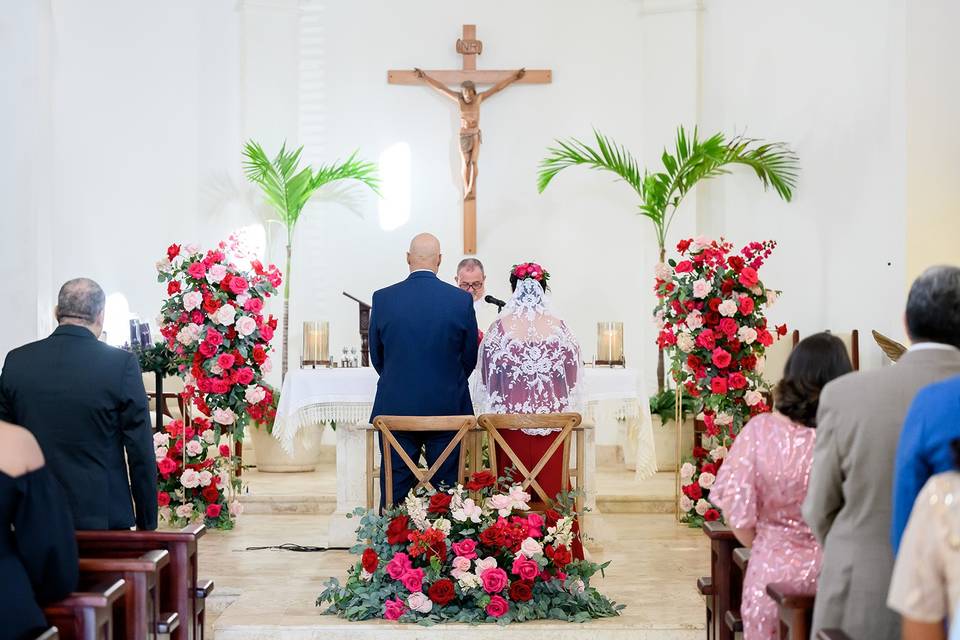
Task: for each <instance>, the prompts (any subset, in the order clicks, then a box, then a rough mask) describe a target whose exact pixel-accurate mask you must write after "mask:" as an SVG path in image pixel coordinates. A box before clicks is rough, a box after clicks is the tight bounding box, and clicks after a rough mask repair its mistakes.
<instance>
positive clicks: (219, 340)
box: [207, 327, 223, 347]
mask: <svg viewBox="0 0 960 640" xmlns="http://www.w3.org/2000/svg"><path fill="white" fill-rule="evenodd" d="M207 342H209V343H210V344H212V345H213V346H215V347H219V346H220V345H222V344H223V334H221V333H220V332H219V331H217V330H216V329H214V328H213V327H211V328H209V329H207Z"/></svg>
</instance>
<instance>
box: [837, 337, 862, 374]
mask: <svg viewBox="0 0 960 640" xmlns="http://www.w3.org/2000/svg"><path fill="white" fill-rule="evenodd" d="M830 333H831V334H832V335H835V336H837V337H838V338H840V339H841V340H842V341H843V346H845V347H846V348H847V355H849V356H850V362H851V363H852V364H853V370H854V371H858V370H859V369H860V332H859V331H857V330H856V329H854V330H853V331H848V332H845V333H841V332H837V331H830Z"/></svg>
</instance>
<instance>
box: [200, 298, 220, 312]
mask: <svg viewBox="0 0 960 640" xmlns="http://www.w3.org/2000/svg"><path fill="white" fill-rule="evenodd" d="M219 308H220V303H219V302H217V301H216V300H214V299H213V298H208V299H207V300H204V301H203V310H204V311H206V312H207V313H211V314H212V313H216V312H217V309H219Z"/></svg>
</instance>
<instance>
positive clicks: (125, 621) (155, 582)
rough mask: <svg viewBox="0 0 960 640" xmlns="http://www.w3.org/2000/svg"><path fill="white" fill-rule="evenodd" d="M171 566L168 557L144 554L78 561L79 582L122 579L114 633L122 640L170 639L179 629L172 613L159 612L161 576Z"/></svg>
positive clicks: (160, 553)
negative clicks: (123, 588) (123, 589)
mask: <svg viewBox="0 0 960 640" xmlns="http://www.w3.org/2000/svg"><path fill="white" fill-rule="evenodd" d="M169 564H170V553H169V552H167V551H163V550H155V551H147V552H146V553H144V554H142V555H140V556H139V557H136V558H85V557H82V558H80V575H81V580H90V579H93V580H103V579H110V578H122V579H123V580H124V581H125V582H126V583H127V593H126V594H125V595H124V596H123V598H122V602H121V603H118V605H117V606H118V611H117V615H116V616H115V618H116V622H117V627H118V628H117V629H115V630H114V631H115V632H118V631H121V630H122V631H123V636H122V637H123V638H125V640H149V639H151V638H155V637H156V636H157V634H161V635H169V634H170V633H172V632H173V631H174V630H175V629H176V628H177V626H178V625H179V622H180V620H179V617H178V616H177V614H176V613H175V612H168V613H161V612H160V593H159V582H160V572H161V570H163V569H164V568H166V567H167V566H168V565H169Z"/></svg>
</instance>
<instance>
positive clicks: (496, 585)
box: [480, 567, 510, 593]
mask: <svg viewBox="0 0 960 640" xmlns="http://www.w3.org/2000/svg"><path fill="white" fill-rule="evenodd" d="M480 582H482V583H483V590H484V591H486V592H487V593H499V592H501V591H503V590H504V589H505V588H506V586H507V585H508V584H510V580H509V578H507V572H506V571H504V570H503V569H500V568H499V567H494V568H492V569H485V570H484V571H483V573H481V574H480Z"/></svg>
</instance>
